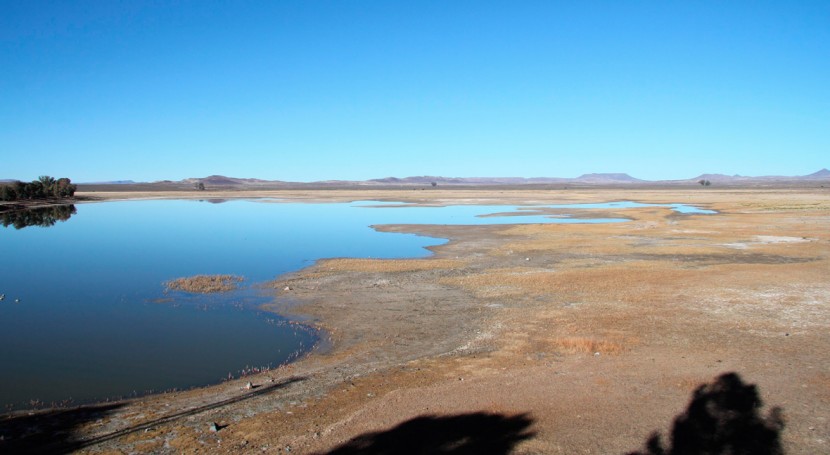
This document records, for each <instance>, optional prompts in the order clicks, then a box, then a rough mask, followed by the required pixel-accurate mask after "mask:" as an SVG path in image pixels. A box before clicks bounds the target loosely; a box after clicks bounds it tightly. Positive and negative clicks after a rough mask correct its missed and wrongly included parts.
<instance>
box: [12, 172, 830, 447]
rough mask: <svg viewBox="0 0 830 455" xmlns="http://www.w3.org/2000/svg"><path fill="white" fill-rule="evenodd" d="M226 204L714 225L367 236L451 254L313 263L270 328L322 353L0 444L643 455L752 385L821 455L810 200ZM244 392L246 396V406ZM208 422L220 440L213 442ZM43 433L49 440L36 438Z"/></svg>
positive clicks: (485, 195)
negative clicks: (311, 342)
mask: <svg viewBox="0 0 830 455" xmlns="http://www.w3.org/2000/svg"><path fill="white" fill-rule="evenodd" d="M190 194H194V197H198V198H202V199H206V198H223V197H228V195H227V194H223V193H210V192H200V193H190ZM87 196H88V195H87ZM94 196H95V197H96V198H102V199H118V198H122V197H123V198H135V197H182V194H180V193H170V194H140V193H129V194H116V193H95V194H94ZM232 196H234V197H236V196H245V197H254V196H270V197H277V198H282V199H290V200H309V201H314V200H343V201H345V200H358V199H359V200H403V201H412V202H419V203H430V204H446V203H488V204H491V203H505V204H537V203H569V202H594V201H612V200H635V201H639V202H665V203H669V202H680V203H688V204H694V205H698V206H700V207H704V208H709V209H714V210H717V211H719V212H720V213H719V214H717V215H680V214H677V213H674V212H672V211H671V210H670V209H668V208H640V209H625V210H620V211H615V212H613V213H612V212H609V211H603V212H602V213H598V212H597V213H596V214H597V215H602V216H621V217H628V218H631V219H632V221H630V222H626V223H619V224H603V225H585V224H550V225H524V226H473V227H470V226H465V227H457V226H382V227H379V229H383V230H388V231H397V232H416V233H420V234H425V235H432V236H439V237H446V238H449V239H451V241H450V243H448V244H446V245H443V246H440V247H436V248H435V249H434V251H435V255H434V257H432V258H428V259H419V260H386V261H384V260H353V259H332V260H325V261H320V262H319V263H317V264H316V265H315V266H313V267H310V268H308V269H306V270H303V271H301V272H298V273H296V274H294V275H292V276H288V277H283V278H281V279H279V280H278V281H277V282H275V283H273V287H274V289H275V291H274V292H275V294H276V295H277V298H276V301H275V303H274V309H276V310H279V311H284V312H290V313H293V314H297V315H301V316H303V317H304V318H307V320H308V321H309V322H310V323H314V324H317V325H319V326H321V327H322V328H324V329H326V330H327V333H329V334H330V340H328V341H327V342H326V343H324V345H325V346H323V347H321V349H320V350H319V351H318V352H315V353H312V354H311V355H309V356H307V357H305V358H304V359H302V360H300V361H298V362H296V363H294V364H291V365H289V366H287V367H283V368H281V369H279V370H275V371H271V372H268V373H263V374H260V375H256V376H252V377H249V378H245V379H242V380H238V381H232V382H228V383H225V384H221V385H217V386H214V387H209V388H205V389H201V390H195V391H189V392H182V393H170V394H164V395H157V396H153V397H147V398H144V399H139V400H136V401H132V402H127V403H117V404H111V405H102V406H97V407H90V408H86V409H81V410H68V411H64V412H63V413H60V412H53V413H50V414H46V415H36V416H31V417H26V416H23V417H16V419H17V420H16V421H15V422H12V423H9V422H8V421H7V422H6V423H4V424H5V425H7V426H8V425H13V424H16V425H19V426H20V427H21V428H23V427H25V428H30V430H29V436H27V437H26V438H28V439H26V438H23V437H21V438H19V440H18V441H16V442H15V441H11V442H6V443H7V444H10V443H22V442H24V441H25V442H26V444H28V447H29V448H33V449H38V448H40V449H43V450H47V451H48V450H50V449H53V448H55V447H64V448H71V449H75V450H78V451H81V452H90V453H135V452H154V453H180V452H183V453H286V452H289V451H290V452H291V453H326V452H329V451H332V450H334V449H335V448H337V447H339V446H341V445H343V444H345V443H347V442H348V441H350V440H352V438H355V437H358V436H361V435H365V434H367V433H373V432H374V433H379V434H376V435H374V437H369V438H366V439H365V441H369V442H374V443H375V444H376V445H375V446H374V447H381V446H383V444H386V446H383V447H387V448H388V447H390V445H389V444H392V446H391V447H394V444H395V440H396V438H397V437H400V438H399V439H397V440H398V441H399V442H398V443H404V444H410V443H411V439H405V438H404V436H405V437H406V438H411V437H412V436H413V433H414V435H415V436H414V440H415V441H416V442H417V441H418V440H419V439H420V440H428V439H430V438H440V437H446V438H447V440H448V441H449V442H448V444H450V445H449V446H448V447H447V451H445V452H444V453H452V452H451V449H452V447H453V446H452V444H455V447H464V444H469V443H471V441H472V442H475V439H476V438H483V439H482V440H484V441H485V442H487V443H491V444H493V445H491V446H490V447H491V448H492V449H493V451H494V452H497V453H498V452H501V453H505V452H507V451H509V450H511V449H512V453H520V454H525V453H526V454H530V453H552V454H606V453H625V452H628V451H634V450H639V449H642V448H643V447H644V444H645V442H646V440H647V439H648V437H649V436H650V435H651V434H652V433H654V432H655V431H660V432H661V433H662V434H663V435H664V440H665V439H666V438H668V437H669V436H668V433H669V432H670V430H671V425H672V422H673V419H674V417H675V416H676V415H678V414H680V413H681V412H683V411H684V410H685V408H686V406H687V404H688V402H689V399H690V395H691V393H692V392H693V391H694V390H695V388H696V387H697V386H698V385H700V384H702V383H705V382H710V381H712V380H713V379H714V378H715V377H717V376H718V375H720V374H722V373H725V372H736V373H738V374H739V375H740V376H741V377H742V378H743V380H744V381H746V382H748V383H753V384H756V385H757V387H758V391H759V393H760V395H761V398H762V399H763V401H764V404H765V407H764V408H763V409H762V413H766V412H768V411H769V410H770V409H772V408H773V407H780V408H781V409H782V411H783V417H784V421H785V428H784V430H783V431H782V433H781V440H782V445H783V447H784V449H785V450H786V452H787V453H790V454H817V453H830V422H829V421H828V418H830V354H828V353H830V331H828V328H830V257H828V256H830V229H828V228H830V191H828V190H827V189H822V188H816V189H807V188H799V189H774V190H771V189H728V190H719V189H716V188H706V189H704V188H680V189H659V190H651V189H632V190H620V189H614V190H603V189H595V190H590V189H586V190H568V191H539V190H519V189H506V190H504V191H501V190H487V191H484V190H465V189H429V190H426V191H403V190H397V191H370V190H331V191H299V190H297V191H274V192H258V193H245V194H244V195H242V194H236V193H235V194H233V195H232ZM580 213H582V212H580ZM286 287H288V288H289V290H285V288H286ZM247 381H251V382H252V383H253V384H254V386H255V388H254V389H252V390H246V389H245V387H244V385H245V383H246V382H247ZM419 417H420V419H417V420H413V419H416V418H419ZM213 422H215V423H217V424H218V426H219V431H211V429H210V425H211V423H213ZM401 424H403V426H400V427H399V425H401ZM27 425H28V426H27ZM396 427H397V428H396ZM476 428H477V429H478V431H476V430H475V429H476ZM38 431H43V432H47V433H48V435H49V436H48V437H47V438H46V439H39V438H38V436H37V433H38ZM484 433H486V434H484ZM459 434H460V436H459ZM447 435H449V436H447ZM365 441H364V442H365ZM390 441H392V442H390ZM401 441H403V442H401ZM493 441H495V442H493ZM0 444H2V443H0ZM9 447H15V446H11V445H9ZM0 448H2V446H1V445H0ZM339 453H358V452H354V451H353V452H349V451H348V450H346V448H344V447H341V451H340V452H339ZM389 453H392V452H389ZM465 453H466V452H465Z"/></svg>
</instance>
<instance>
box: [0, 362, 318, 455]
mask: <svg viewBox="0 0 830 455" xmlns="http://www.w3.org/2000/svg"><path fill="white" fill-rule="evenodd" d="M304 380H306V377H296V378H289V379H286V380H284V381H282V382H277V383H273V384H266V385H262V386H260V387H257V388H256V389H254V390H252V391H250V392H248V393H246V394H244V395H239V396H236V397H232V398H228V399H226V400H222V401H217V402H214V403H210V404H206V405H203V406H198V407H195V408H190V409H186V410H184V411H180V412H176V413H173V414H168V415H166V416H163V417H160V418H158V419H154V420H151V421H147V422H144V423H141V424H138V425H133V426H131V427H127V428H123V429H121V430H117V431H113V432H111V433H106V434H103V435H99V436H95V437H90V438H81V437H79V436H78V434H77V432H78V429H79V428H81V427H82V426H83V425H85V424H87V423H89V422H95V421H97V420H99V419H103V418H105V417H106V416H107V415H108V414H111V413H113V412H114V411H116V410H117V409H119V408H121V407H123V406H125V405H126V403H115V404H107V405H93V406H82V407H79V408H76V409H67V410H51V411H46V412H37V413H32V414H27V415H12V416H8V417H5V418H0V419H2V420H0V453H2V454H6V453H26V454H37V453H48V454H58V453H70V452H74V451H76V450H80V449H83V448H84V447H89V446H93V445H96V444H100V443H102V442H105V441H109V440H112V439H116V438H120V437H122V436H125V435H128V434H131V433H136V432H139V431H144V430H147V429H149V428H153V427H155V426H158V425H161V424H164V423H167V422H172V421H174V420H177V419H180V418H182V417H188V416H192V415H196V414H200V413H202V412H206V411H210V410H213V409H217V408H220V407H223V406H227V405H230V404H234V403H239V402H241V401H245V400H249V399H251V398H254V397H257V396H260V395H265V394H268V393H271V392H274V391H276V390H278V389H281V388H283V387H286V386H288V385H290V384H293V383H295V382H300V381H304Z"/></svg>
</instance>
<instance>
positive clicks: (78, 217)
mask: <svg viewBox="0 0 830 455" xmlns="http://www.w3.org/2000/svg"><path fill="white" fill-rule="evenodd" d="M213 202H220V201H213ZM222 202H223V203H207V202H197V201H180V200H163V201H129V202H108V203H102V204H84V205H79V206H76V212H77V213H75V212H74V211H73V213H72V217H71V219H68V218H69V217H66V220H65V221H64V222H60V220H59V222H57V223H52V224H54V225H53V226H52V227H50V228H47V229H44V228H42V227H28V228H26V227H24V226H23V225H20V224H19V223H16V224H14V226H15V227H16V228H17V229H14V228H12V227H8V228H6V229H0V255H1V256H2V258H3V273H2V276H0V294H5V299H4V300H2V301H0V365H2V367H1V368H2V374H1V375H0V405H2V406H5V407H6V408H8V409H11V407H15V408H21V407H29V406H36V405H44V404H45V405H51V404H53V403H58V404H59V403H62V402H67V400H70V399H71V400H73V403H81V402H88V401H93V400H100V399H104V398H117V397H128V396H133V395H140V394H144V393H147V392H150V391H162V390H169V389H173V388H180V389H181V388H189V387H196V386H203V385H207V384H211V383H216V382H218V381H220V380H222V379H224V378H226V377H228V375H233V376H237V375H239V374H240V373H241V372H243V371H245V370H251V369H258V368H268V367H274V366H277V365H280V364H283V363H285V362H288V361H290V360H292V359H293V358H295V357H296V356H298V355H300V354H302V353H304V352H307V350H308V349H310V347H311V346H313V345H314V344H315V342H316V341H317V337H318V335H317V334H316V333H315V331H314V330H313V329H311V328H309V327H306V326H304V325H302V324H295V323H291V321H288V320H286V319H285V318H282V317H280V316H279V315H275V314H272V313H267V312H263V311H261V310H260V309H259V307H260V305H262V304H263V303H267V302H269V301H270V300H271V299H272V298H273V297H272V296H271V295H270V294H269V293H268V292H267V291H266V290H264V289H262V288H261V286H260V285H261V284H262V283H264V282H266V281H268V280H271V279H273V278H275V277H276V276H279V275H281V274H283V273H286V272H291V271H295V270H298V269H301V268H303V267H305V266H307V265H310V264H312V263H313V262H314V261H315V260H317V259H320V258H326V257H373V258H400V257H424V256H427V255H429V254H430V253H429V251H428V250H426V249H425V247H428V246H434V245H440V244H442V243H444V242H445V240H443V239H436V238H428V237H421V236H416V235H412V234H399V233H384V232H379V231H376V230H374V229H372V228H371V227H370V226H372V225H374V226H377V225H384V224H438V225H441V224H447V225H465V224H523V223H525V224H526V223H575V222H576V223H598V222H623V221H627V220H626V219H625V218H600V219H591V218H569V217H563V216H562V215H551V214H545V213H543V212H544V211H545V210H551V209H554V210H560V209H565V210H568V213H571V214H573V215H576V214H578V212H579V210H581V209H602V210H606V209H623V208H629V207H645V206H649V205H647V204H637V203H632V202H616V203H608V204H577V205H562V206H552V205H546V206H538V207H515V206H502V205H497V206H476V205H457V206H449V207H420V206H411V205H407V204H390V203H383V202H359V203H320V204H313V203H284V202H279V201H275V200H257V201H249V200H232V201H222ZM672 208H673V209H674V210H676V211H678V212H683V213H689V212H693V213H694V212H696V209H694V208H691V207H688V206H680V205H677V206H672ZM697 213H706V211H697ZM493 214H499V216H492V215H493ZM488 215H490V216H488ZM39 226H44V224H42V223H41V224H39ZM197 274H229V275H236V276H243V277H245V281H244V282H242V283H240V284H241V288H240V289H238V290H235V291H231V292H227V293H219V294H210V295H201V294H189V293H186V292H179V291H171V292H165V289H164V285H163V283H164V282H166V281H168V280H171V279H173V278H177V277H184V276H191V275H197ZM16 300H19V302H16Z"/></svg>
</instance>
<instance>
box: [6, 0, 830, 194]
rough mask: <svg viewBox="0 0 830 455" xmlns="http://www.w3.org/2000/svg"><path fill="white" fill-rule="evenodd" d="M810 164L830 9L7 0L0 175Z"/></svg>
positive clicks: (795, 168)
mask: <svg viewBox="0 0 830 455" xmlns="http://www.w3.org/2000/svg"><path fill="white" fill-rule="evenodd" d="M823 167H830V1H827V0H820V1H814V2H811V1H777V2H770V1H746V2H744V1H737V0H736V1H711V2H708V1H689V2H670V1H652V2H639V1H608V2H593V1H567V2H566V1H538V2H536V1H504V2H486V1H434V2H433V1H415V2H400V1H388V2H376V1H262V2H242V1H240V2H227V1H221V2H219V1H216V2H211V1H205V0H201V1H187V0H182V1H117V0H100V1H54V2H50V1H38V0H31V1H28V0H21V1H17V0H0V178H16V179H21V180H31V179H34V178H36V177H37V176H38V175H41V174H50V175H55V176H68V177H71V178H72V179H73V180H74V181H81V182H83V181H102V180H116V179H132V180H137V181H153V180H162V179H172V180H178V179H182V178H187V177H201V176H206V175H209V174H224V175H231V176H237V177H256V178H263V179H280V180H293V181H312V180H323V179H368V178H377V177H386V176H398V177H404V176H410V175H425V174H426V175H440V176H461V177H470V176H520V177H535V176H550V177H575V176H578V175H580V174H582V173H587V172H627V173H629V174H631V175H633V176H635V177H639V178H644V179H674V178H691V177H694V176H696V175H698V174H701V173H704V172H720V173H726V174H736V173H738V174H742V175H768V174H781V175H803V174H808V173H812V172H814V171H816V170H818V169H820V168H823Z"/></svg>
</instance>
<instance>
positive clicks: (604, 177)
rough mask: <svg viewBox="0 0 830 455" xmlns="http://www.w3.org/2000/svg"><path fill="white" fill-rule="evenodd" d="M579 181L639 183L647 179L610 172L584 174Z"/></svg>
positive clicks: (577, 179) (578, 178)
mask: <svg viewBox="0 0 830 455" xmlns="http://www.w3.org/2000/svg"><path fill="white" fill-rule="evenodd" d="M576 181H578V182H592V183H602V182H609V183H626V182H627V183H639V182H645V180H640V179H636V178H634V177H632V176H630V175H628V174H621V173H610V174H582V175H580V176H579V177H577V178H576Z"/></svg>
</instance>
